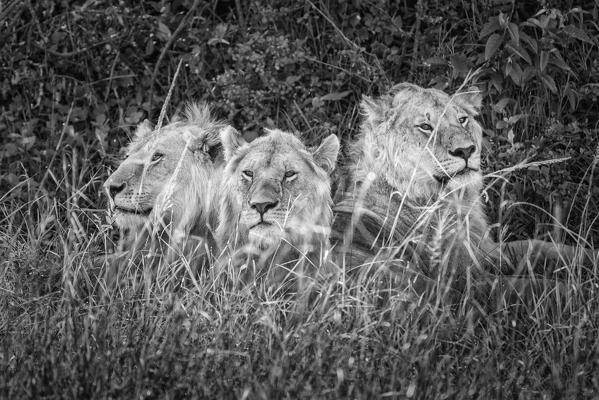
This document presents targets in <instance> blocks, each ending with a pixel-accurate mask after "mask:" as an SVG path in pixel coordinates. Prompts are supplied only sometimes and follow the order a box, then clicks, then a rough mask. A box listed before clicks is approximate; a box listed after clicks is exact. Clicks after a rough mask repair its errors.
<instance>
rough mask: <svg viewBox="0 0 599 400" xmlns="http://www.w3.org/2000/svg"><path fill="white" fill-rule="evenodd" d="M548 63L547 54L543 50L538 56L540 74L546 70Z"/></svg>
mask: <svg viewBox="0 0 599 400" xmlns="http://www.w3.org/2000/svg"><path fill="white" fill-rule="evenodd" d="M548 62H549V53H548V52H546V51H545V50H541V54H540V55H539V70H540V71H541V72H543V71H545V68H547V63H548Z"/></svg>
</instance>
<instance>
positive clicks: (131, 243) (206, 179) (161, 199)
mask: <svg viewBox="0 0 599 400" xmlns="http://www.w3.org/2000/svg"><path fill="white" fill-rule="evenodd" d="M223 131H234V129H233V128H232V127H231V126H229V125H227V124H226V123H224V122H221V121H218V120H216V119H214V118H212V117H211V115H210V109H209V107H208V106H207V105H206V104H203V103H194V104H189V105H188V106H187V107H186V111H185V114H184V116H183V117H178V116H176V117H175V118H173V120H172V121H171V122H170V123H169V124H167V125H166V126H163V127H162V128H160V129H154V128H153V127H152V126H151V124H150V123H149V121H147V120H146V121H144V122H143V123H141V124H140V125H139V126H138V127H137V129H136V131H135V136H134V138H133V140H132V141H131V143H130V144H129V145H128V146H127V148H126V154H127V156H126V158H125V159H124V160H123V161H122V163H121V164H120V165H119V167H118V168H117V169H116V170H115V171H114V172H113V173H112V175H110V177H109V178H108V179H107V180H106V182H105V183H104V188H105V191H106V193H107V196H108V199H109V204H110V209H111V210H112V213H113V216H114V220H115V223H116V225H117V226H118V227H119V228H120V230H121V232H122V237H123V240H122V244H121V247H123V248H124V249H130V248H131V249H142V248H145V249H147V248H148V247H153V248H154V249H156V250H159V249H161V248H164V246H167V247H168V248H169V249H174V248H177V247H179V249H180V246H178V245H179V244H181V243H187V244H188V242H189V241H188V239H190V238H196V239H199V240H198V243H197V244H199V246H200V247H202V248H208V247H213V246H214V243H215V239H214V235H213V230H214V229H215V228H216V225H217V221H218V206H219V203H220V190H219V182H220V179H221V175H222V170H223V167H224V158H223V151H222V145H221V140H220V135H221V133H222V132H223ZM157 243H158V245H156V244H157Z"/></svg>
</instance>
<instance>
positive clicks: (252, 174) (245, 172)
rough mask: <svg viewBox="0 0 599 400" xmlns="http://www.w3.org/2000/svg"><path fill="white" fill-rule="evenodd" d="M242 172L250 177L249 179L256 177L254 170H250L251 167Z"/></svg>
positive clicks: (246, 176)
mask: <svg viewBox="0 0 599 400" xmlns="http://www.w3.org/2000/svg"><path fill="white" fill-rule="evenodd" d="M241 173H242V174H243V176H244V177H245V178H248V179H252V178H253V177H254V173H253V172H252V171H250V170H249V169H246V170H243V171H241Z"/></svg>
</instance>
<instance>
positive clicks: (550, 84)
mask: <svg viewBox="0 0 599 400" xmlns="http://www.w3.org/2000/svg"><path fill="white" fill-rule="evenodd" d="M541 80H542V81H543V83H544V84H545V87H546V88H547V89H549V90H550V91H551V92H552V93H557V86H556V84H555V81H554V80H553V78H552V77H550V76H549V75H547V74H541Z"/></svg>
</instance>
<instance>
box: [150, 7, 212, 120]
mask: <svg viewBox="0 0 599 400" xmlns="http://www.w3.org/2000/svg"><path fill="white" fill-rule="evenodd" d="M199 4H200V0H194V2H193V4H192V6H191V8H190V9H189V11H187V14H185V17H183V19H182V20H181V22H180V23H179V26H178V27H177V29H175V31H174V32H173V34H172V35H171V37H170V38H169V40H168V42H166V44H165V45H164V47H163V48H162V51H161V52H160V55H159V56H158V60H156V65H154V72H152V79H151V80H150V101H149V107H148V119H152V118H151V117H152V115H151V113H152V106H153V103H154V83H155V82H156V77H157V76H158V70H159V69H160V64H161V63H162V60H163V59H164V57H165V56H166V52H167V51H168V49H169V48H170V47H171V46H172V44H173V43H174V41H175V39H176V38H177V36H178V35H179V33H181V31H182V30H183V28H184V27H185V24H186V23H187V20H188V19H189V17H190V16H191V15H192V14H193V13H194V12H195V9H196V8H197V7H198V5H199Z"/></svg>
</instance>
